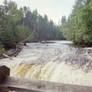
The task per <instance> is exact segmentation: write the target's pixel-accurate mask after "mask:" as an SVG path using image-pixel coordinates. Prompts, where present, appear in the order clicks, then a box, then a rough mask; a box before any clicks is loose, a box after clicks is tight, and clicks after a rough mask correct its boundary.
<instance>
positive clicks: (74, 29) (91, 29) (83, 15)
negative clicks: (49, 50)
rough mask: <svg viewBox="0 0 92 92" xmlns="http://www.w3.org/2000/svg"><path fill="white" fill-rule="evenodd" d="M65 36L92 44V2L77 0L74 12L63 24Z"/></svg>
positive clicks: (83, 43)
mask: <svg viewBox="0 0 92 92" xmlns="http://www.w3.org/2000/svg"><path fill="white" fill-rule="evenodd" d="M61 30H62V32H63V34H64V36H65V37H66V38H67V39H68V40H72V41H74V43H75V44H79V45H92V2H90V3H83V0H77V2H76V4H75V6H74V9H73V12H72V14H71V15H70V17H69V18H68V20H67V21H66V22H65V24H64V25H62V26H61Z"/></svg>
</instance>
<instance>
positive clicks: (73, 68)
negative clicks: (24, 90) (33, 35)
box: [0, 41, 92, 86]
mask: <svg viewBox="0 0 92 92" xmlns="http://www.w3.org/2000/svg"><path fill="white" fill-rule="evenodd" d="M91 56H92V48H87V47H85V48H79V47H74V46H73V43H72V42H70V41H50V42H48V43H27V46H25V47H23V50H22V51H21V52H20V53H19V55H18V56H17V57H12V58H8V59H2V60H0V65H6V66H8V67H10V69H11V73H10V76H13V77H18V78H27V79H32V80H44V81H52V82H58V83H69V84H78V85H87V86H92V80H91V78H92V58H91Z"/></svg>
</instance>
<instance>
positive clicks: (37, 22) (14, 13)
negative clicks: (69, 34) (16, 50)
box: [0, 0, 65, 52]
mask: <svg viewBox="0 0 92 92" xmlns="http://www.w3.org/2000/svg"><path fill="white" fill-rule="evenodd" d="M62 39H65V38H64V36H63V35H62V32H61V31H60V28H59V26H57V25H56V24H55V23H54V22H53V21H52V20H49V19H48V16H47V15H44V16H41V15H40V14H39V13H38V11H37V10H34V11H31V9H30V8H29V7H26V6H24V7H23V8H18V6H17V4H16V3H15V2H14V1H9V2H8V1H7V0H5V1H4V3H3V4H2V5H0V49H1V50H0V51H1V52H4V48H5V49H10V48H13V47H15V46H16V44H18V43H20V42H23V41H24V42H39V41H46V40H62Z"/></svg>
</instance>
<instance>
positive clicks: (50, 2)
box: [0, 0, 75, 24]
mask: <svg viewBox="0 0 92 92" xmlns="http://www.w3.org/2000/svg"><path fill="white" fill-rule="evenodd" d="M3 1H4V0H0V3H2V2H3ZM8 1H10V0H8ZM13 1H15V2H16V3H17V5H18V6H19V7H23V6H28V7H30V9H31V10H35V9H37V10H38V12H39V13H40V14H41V15H42V16H44V14H46V15H47V16H48V17H49V19H52V20H53V21H54V22H55V23H56V24H58V23H59V22H60V20H61V18H62V16H66V17H68V16H69V14H71V11H72V8H73V5H74V2H75V0H13Z"/></svg>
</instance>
